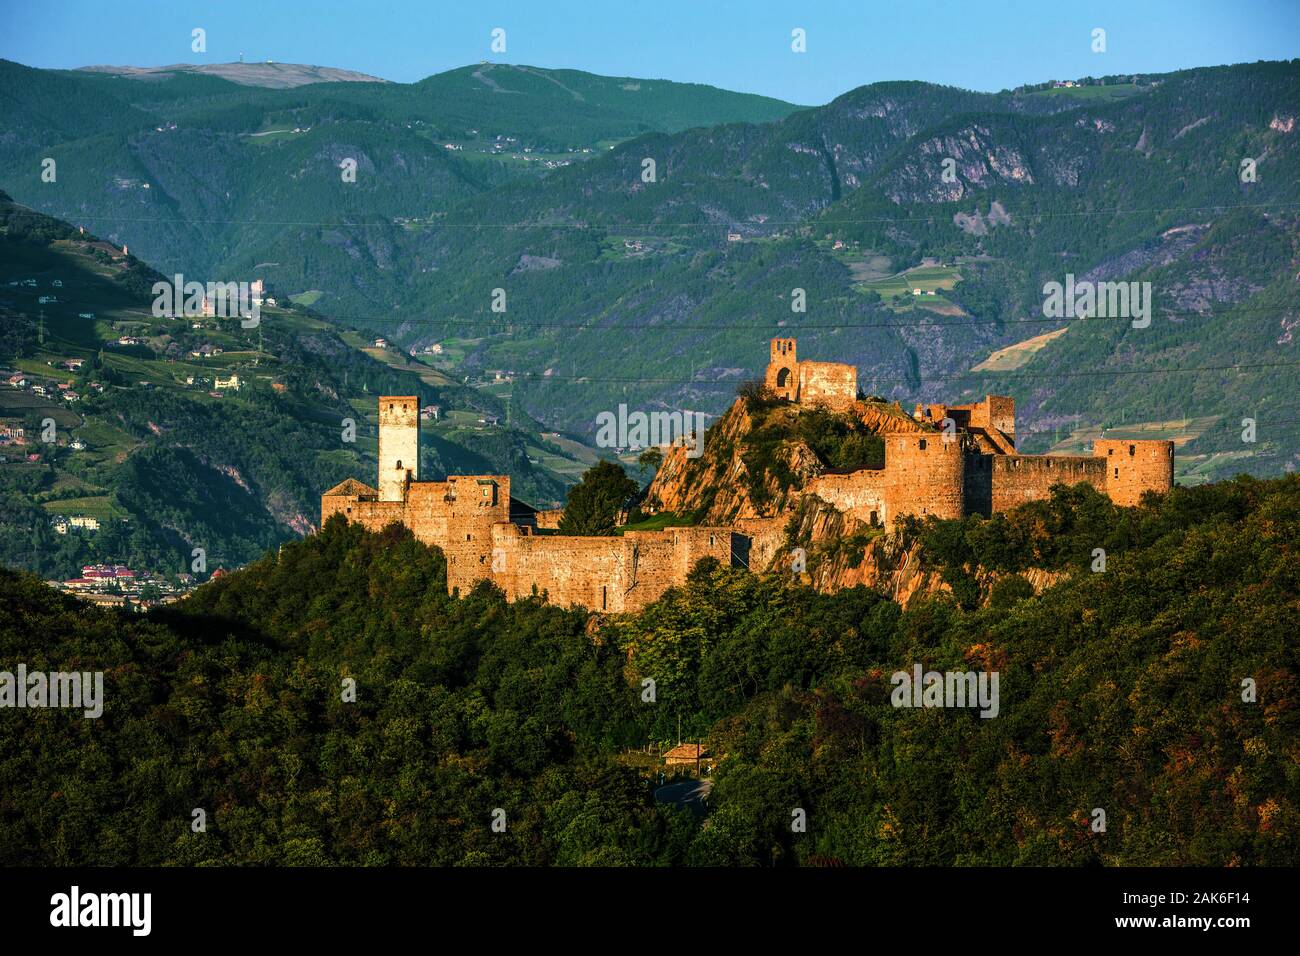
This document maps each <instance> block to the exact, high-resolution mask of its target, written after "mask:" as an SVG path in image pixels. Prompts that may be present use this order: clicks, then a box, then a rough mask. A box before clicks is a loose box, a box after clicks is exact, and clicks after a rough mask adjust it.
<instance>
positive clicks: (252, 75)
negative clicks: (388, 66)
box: [77, 60, 388, 90]
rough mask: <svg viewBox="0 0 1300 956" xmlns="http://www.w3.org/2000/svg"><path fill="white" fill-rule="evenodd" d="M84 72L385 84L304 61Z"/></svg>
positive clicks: (270, 83) (279, 85)
mask: <svg viewBox="0 0 1300 956" xmlns="http://www.w3.org/2000/svg"><path fill="white" fill-rule="evenodd" d="M77 69H78V71H79V72H84V73H105V74H108V75H110V76H127V77H132V78H135V79H144V78H155V77H159V76H160V75H163V74H170V73H198V74H202V75H204V76H215V77H218V78H220V79H223V80H229V81H230V82H231V83H238V84H240V85H242V86H260V87H265V88H266V89H269V90H287V89H293V88H294V87H297V86H306V85H307V84H308V83H387V82H388V81H387V80H383V79H380V78H379V77H377V76H370V75H369V74H367V73H357V72H354V71H353V70H340V69H337V68H335V67H332V66H311V65H309V64H306V63H275V62H273V61H271V60H267V61H266V62H265V63H244V62H242V61H241V62H239V63H173V64H172V65H170V66H82V67H78V68H77Z"/></svg>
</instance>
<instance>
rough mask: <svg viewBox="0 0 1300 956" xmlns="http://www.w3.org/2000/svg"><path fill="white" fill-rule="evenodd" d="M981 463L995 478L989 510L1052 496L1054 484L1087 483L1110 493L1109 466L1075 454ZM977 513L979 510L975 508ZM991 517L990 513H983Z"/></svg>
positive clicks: (1010, 457) (990, 457) (993, 459)
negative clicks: (1107, 486) (1107, 489)
mask: <svg viewBox="0 0 1300 956" xmlns="http://www.w3.org/2000/svg"><path fill="white" fill-rule="evenodd" d="M983 458H984V460H983V461H982V462H978V463H977V464H978V465H983V466H984V467H985V469H986V470H987V471H988V472H989V474H990V476H991V482H990V489H989V503H988V508H989V511H992V512H998V511H1009V510H1010V509H1012V508H1015V507H1017V506H1019V505H1023V504H1025V503H1026V502H1029V501H1041V500H1043V499H1044V498H1050V497H1051V494H1052V492H1051V489H1052V485H1057V484H1066V485H1077V484H1079V483H1080V482H1085V483H1087V484H1089V485H1092V487H1094V488H1096V489H1097V490H1098V491H1100V492H1101V493H1102V494H1105V493H1106V467H1105V464H1104V463H1103V462H1101V461H1099V460H1098V459H1096V458H1087V457H1082V456H1074V455H986V456H983ZM972 510H976V509H972ZM980 513H982V514H987V513H988V512H986V511H982V510H981V511H980Z"/></svg>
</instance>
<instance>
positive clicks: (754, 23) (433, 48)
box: [0, 0, 1300, 104]
mask: <svg viewBox="0 0 1300 956" xmlns="http://www.w3.org/2000/svg"><path fill="white" fill-rule="evenodd" d="M195 27H202V28H204V29H205V30H206V31H207V42H208V50H207V53H206V55H198V54H195V53H193V52H191V49H190V31H191V30H192V29H193V28H195ZM494 27H501V28H503V29H505V30H506V52H505V53H504V54H494V53H492V52H491V50H490V48H489V44H490V40H491V37H490V34H491V31H492V29H493V28H494ZM795 27H800V28H803V29H804V30H806V31H807V38H808V39H807V43H808V50H807V52H806V53H803V54H795V53H793V52H791V49H790V32H791V30H792V29H794V28H795ZM1096 27H1101V28H1103V29H1105V30H1106V41H1107V43H1106V45H1107V50H1106V52H1105V53H1094V52H1092V49H1091V44H1092V39H1091V33H1092V30H1093V29H1094V28H1096ZM241 52H242V53H243V54H244V56H245V58H246V59H250V60H265V59H274V60H279V61H282V62H293V63H314V64H319V65H323V66H336V67H342V68H345V69H352V70H359V71H361V72H363V73H371V74H374V75H376V76H382V77H384V78H386V79H390V80H398V81H401V82H411V81H414V80H417V79H420V78H422V77H425V76H428V75H429V74H431V73H437V72H440V71H442V70H446V69H451V68H453V67H457V66H464V65H465V64H467V63H473V62H477V61H479V60H493V61H499V62H509V63H526V64H531V65H534V66H542V67H567V68H573V69H581V70H588V71H590V72H593V73H603V74H608V75H616V76H635V77H645V78H652V79H653V78H662V79H671V80H681V81H687V82H697V83H709V84H712V85H715V86H721V87H725V88H727V89H733V90H743V91H746V92H753V93H763V94H766V95H768V96H776V97H780V98H781V99H785V100H790V101H793V102H796V103H802V104H817V103H824V102H826V101H828V100H830V99H833V98H834V97H835V96H838V95H839V94H840V93H843V92H845V91H846V90H850V89H853V88H854V87H857V86H861V85H863V84H864V83H871V82H875V81H878V80H893V79H917V80H928V81H930V82H935V83H947V84H952V85H955V86H963V87H967V88H970V89H978V90H998V89H1003V88H1008V87H1014V86H1017V85H1019V84H1021V83H1026V82H1039V81H1042V80H1047V79H1064V78H1073V77H1078V76H1085V75H1103V74H1108V73H1133V72H1144V73H1155V72H1164V71H1168V70H1175V69H1182V68H1185V67H1192V66H1209V65H1215V64H1222V63H1239V62H1242V61H1251V60H1279V59H1292V58H1295V57H1298V56H1300V0H1121V2H1114V0H1093V2H1070V0H1004V2H997V3H979V2H976V0H896V2H880V0H855V2H849V0H843V2H842V0H803V2H797V3H791V2H783V3H780V2H768V0H744V2H738V0H687V2H679V0H644V2H637V0H584V2H579V0H545V2H540V0H525V2H517V0H495V2H488V0H472V2H462V0H315V2H311V3H307V2H300V0H220V2H218V0H205V2H184V0H57V2H51V0H0V57H3V58H5V59H9V60H16V61H18V62H20V63H25V64H27V65H29V66H40V67H61V68H71V67H77V66H85V65H87V64H100V63H112V64H132V65H146V66H156V65H160V64H166V63H177V62H211V63H220V62H228V61H231V60H236V59H238V57H239V54H240V53H241Z"/></svg>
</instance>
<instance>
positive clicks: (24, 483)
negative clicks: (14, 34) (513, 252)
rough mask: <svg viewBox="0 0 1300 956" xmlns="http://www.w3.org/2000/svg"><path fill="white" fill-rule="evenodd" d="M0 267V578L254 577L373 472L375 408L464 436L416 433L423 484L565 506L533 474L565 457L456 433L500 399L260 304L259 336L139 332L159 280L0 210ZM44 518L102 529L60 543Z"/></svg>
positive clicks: (4, 201)
mask: <svg viewBox="0 0 1300 956" xmlns="http://www.w3.org/2000/svg"><path fill="white" fill-rule="evenodd" d="M0 263H3V273H0V369H3V370H5V372H6V374H5V375H4V376H3V378H5V379H9V378H11V377H12V378H17V379H19V380H25V384H19V383H18V382H15V383H13V384H9V383H4V384H0V426H3V427H5V428H7V429H10V430H14V431H16V432H21V433H22V434H23V437H22V438H20V439H17V440H15V441H12V442H10V441H8V440H6V441H4V442H0V564H5V565H8V566H10V567H20V568H26V569H28V570H31V571H34V572H36V573H39V574H42V575H45V576H47V577H58V578H61V579H62V578H68V577H73V576H75V573H76V572H78V571H79V570H80V569H81V567H82V566H83V565H84V564H88V563H92V562H95V561H108V562H120V563H123V564H129V565H131V566H132V567H134V568H136V569H139V570H145V571H154V572H160V573H163V574H175V573H177V572H189V571H190V570H191V567H192V561H193V554H192V552H193V550H194V549H195V548H201V549H203V551H204V553H205V556H206V558H205V560H206V563H207V565H208V567H207V568H206V570H207V571H208V572H210V571H213V570H216V568H218V567H219V566H222V565H225V566H236V565H239V564H243V563H246V562H248V561H252V560H254V559H255V558H257V557H258V556H260V555H261V554H262V553H264V552H265V551H266V550H267V549H268V548H271V547H273V546H275V545H277V544H278V543H280V542H281V541H285V540H288V539H289V538H292V537H296V536H298V535H300V534H303V533H306V532H309V531H311V530H313V529H314V528H315V526H316V524H317V523H318V521H319V514H320V512H319V508H320V494H321V492H322V491H324V490H325V489H326V488H329V487H330V486H331V485H333V484H335V483H337V482H338V481H341V480H342V479H344V478H346V477H350V476H352V477H368V476H372V475H373V474H374V471H375V468H376V464H375V462H376V458H375V454H376V436H377V427H376V425H375V424H374V419H375V417H376V414H377V403H376V399H377V396H378V395H380V394H383V393H388V394H402V395H419V396H421V397H422V399H423V401H425V402H428V403H438V404H439V405H440V406H445V407H446V408H448V409H449V410H450V409H458V410H461V411H460V414H461V415H462V418H465V419H468V421H469V423H467V424H463V425H460V424H453V423H447V424H446V425H442V424H439V425H438V427H436V428H435V427H434V425H433V423H430V424H429V425H428V426H427V427H426V432H427V434H426V436H425V438H426V441H425V449H424V454H423V460H422V463H421V464H422V468H423V469H424V471H423V472H422V474H423V475H424V476H426V477H429V478H437V477H441V476H445V475H447V474H449V473H455V472H471V473H473V472H480V473H481V472H494V473H500V472H509V473H511V474H512V475H513V476H514V480H515V482H516V487H518V488H519V489H520V494H521V495H522V496H525V497H526V498H527V499H529V500H533V501H538V502H550V501H555V500H558V499H561V498H562V497H563V495H564V488H565V485H566V483H567V479H566V477H565V476H564V475H561V474H559V473H557V472H555V471H553V470H552V469H551V468H548V467H546V466H545V465H543V464H540V463H539V462H540V457H541V452H542V450H543V449H544V448H545V450H547V451H548V452H549V454H550V455H551V456H552V457H551V460H552V461H554V462H563V461H564V460H565V457H566V454H565V453H564V452H563V451H562V450H561V449H559V448H556V447H554V446H551V445H550V444H549V443H548V442H547V441H545V440H544V439H542V438H541V437H540V435H539V434H538V426H537V424H536V423H534V422H529V421H527V420H526V419H525V418H524V417H523V416H517V417H516V418H515V419H514V424H515V426H516V427H514V428H487V427H484V426H480V425H477V424H473V423H474V422H476V419H477V417H478V415H486V414H493V415H500V414H502V413H503V412H504V411H505V407H504V405H503V403H502V401H501V400H500V399H498V398H497V397H496V396H494V395H492V394H489V393H487V392H483V391H479V390H476V389H471V388H467V387H465V386H464V385H462V384H459V383H457V382H455V381H453V380H451V379H449V378H448V377H446V376H445V375H439V374H435V373H434V372H433V370H432V369H429V368H427V367H425V366H423V365H420V364H419V363H416V362H414V360H407V359H406V358H402V359H401V360H400V363H399V359H398V357H397V356H395V355H393V354H392V353H386V352H383V351H381V350H375V349H371V350H369V351H366V350H365V348H364V346H367V345H369V344H370V342H369V339H368V338H365V337H362V336H359V335H358V334H356V333H349V332H347V331H344V330H343V329H341V328H340V326H338V325H335V324H333V323H331V322H329V321H327V320H326V319H325V318H324V317H323V316H321V315H320V314H319V313H317V312H315V311H313V310H311V309H309V308H305V307H300V306H295V305H293V304H292V303H289V302H284V303H283V305H282V307H281V306H277V307H274V308H272V307H269V306H268V307H267V309H266V310H265V312H264V313H263V314H262V316H261V318H260V321H259V324H258V325H257V327H256V328H244V327H243V326H242V324H241V322H240V321H239V320H238V319H218V318H215V317H204V316H189V317H186V316H181V317H178V318H158V317H155V316H154V315H153V313H152V305H153V295H152V293H151V289H152V286H153V283H154V282H155V281H158V280H161V279H162V278H163V277H162V276H160V275H159V274H158V273H156V272H155V271H154V270H152V269H151V268H149V267H148V266H147V265H145V264H144V263H143V262H141V261H140V260H139V259H137V258H136V257H135V256H132V255H124V254H122V253H121V252H120V251H119V250H117V249H116V248H114V247H113V246H111V245H109V244H107V243H103V242H102V241H100V240H98V239H97V237H96V236H94V235H93V234H91V233H85V234H83V233H82V232H80V231H79V230H78V229H75V228H73V227H72V226H69V225H68V224H67V223H63V222H59V221H58V220H54V219H51V218H49V217H47V216H44V215H41V214H39V213H36V212H33V211H32V210H29V209H26V208H24V207H21V206H19V205H17V204H15V203H13V202H11V201H10V200H9V197H8V196H5V195H4V194H3V193H0ZM232 376H233V377H234V378H236V379H238V380H239V382H238V388H233V387H229V383H230V380H231V377H232ZM222 379H224V380H225V381H226V384H227V387H224V388H222V389H218V388H217V382H218V380H222ZM476 413H477V414H476ZM348 421H351V422H352V423H353V426H352V429H353V432H354V434H352V435H349V434H348V429H347V425H346V423H347V422H348ZM49 423H53V428H52V430H50V428H49V427H47V426H48V425H49ZM56 516H76V517H89V518H93V519H95V520H96V521H98V522H99V528H98V530H97V531H94V532H88V531H80V530H78V531H70V532H67V533H63V534H59V533H56V531H55V530H54V529H53V528H52V520H53V519H54V518H55V517H56Z"/></svg>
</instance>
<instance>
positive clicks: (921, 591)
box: [643, 399, 1060, 607]
mask: <svg viewBox="0 0 1300 956" xmlns="http://www.w3.org/2000/svg"><path fill="white" fill-rule="evenodd" d="M802 413H804V410H803V409H801V408H800V407H799V406H796V405H787V404H779V405H775V406H772V405H764V404H755V405H754V406H753V407H751V406H749V405H747V404H746V402H745V401H744V400H743V399H737V400H736V402H735V403H734V404H733V405H732V407H731V408H730V409H728V411H727V412H726V413H725V414H724V415H723V416H722V417H721V418H719V419H718V421H717V422H716V423H715V424H714V426H713V427H712V428H710V429H709V431H708V434H707V435H706V437H705V446H704V452H703V454H702V455H701V456H700V457H699V458H689V457H687V454H686V451H687V450H686V448H684V447H674V448H672V449H671V450H670V451H669V452H668V453H667V454H666V455H665V457H664V461H663V464H662V465H661V466H660V468H659V472H658V473H657V474H656V475H655V479H654V481H653V482H652V483H651V484H650V487H649V488H648V489H647V492H646V499H645V502H644V504H643V509H644V510H647V511H651V512H655V513H662V512H672V513H674V514H677V515H681V516H682V517H683V518H684V519H686V518H689V519H690V520H693V521H695V522H696V523H699V524H706V525H721V526H732V527H734V528H735V529H736V530H738V531H740V532H742V533H744V534H745V535H747V536H748V537H749V539H750V550H749V553H748V556H747V559H746V560H747V562H748V564H749V567H750V569H751V570H753V571H755V572H759V573H761V572H773V573H787V574H798V575H799V576H800V577H801V578H802V579H803V580H804V581H806V582H807V583H809V584H811V585H812V586H813V587H815V588H816V589H817V590H819V591H823V592H826V593H830V592H834V591H838V590H840V589H842V588H851V587H856V586H858V585H863V586H865V587H869V588H872V589H874V590H878V591H880V592H881V593H883V594H885V595H887V596H888V597H890V598H891V599H892V600H895V601H897V602H898V603H899V604H901V605H903V606H904V607H906V606H907V605H908V604H909V603H911V602H912V601H913V600H916V599H918V598H926V597H931V596H933V595H935V594H938V593H940V592H943V591H949V590H951V589H950V588H949V586H948V585H947V584H946V583H945V582H944V581H943V580H942V577H941V574H940V572H939V570H938V569H936V568H933V567H932V566H931V565H929V563H928V562H927V561H926V560H925V555H924V553H923V552H922V550H921V549H920V548H919V547H918V546H917V545H916V544H915V543H913V542H910V541H908V540H907V539H906V538H905V537H904V536H902V535H900V534H886V533H884V532H883V531H882V530H881V529H879V528H872V527H871V526H869V525H867V524H865V523H864V522H862V521H861V520H859V519H857V518H855V517H853V516H851V515H849V514H846V513H844V512H841V511H839V510H837V509H836V508H835V507H834V506H833V505H831V504H830V503H828V502H826V501H822V500H821V499H819V498H817V497H816V496H815V495H813V494H811V493H807V492H805V490H804V489H805V487H806V486H807V484H808V482H809V481H810V480H811V479H812V478H815V477H817V476H818V475H822V474H824V473H826V471H827V465H826V463H825V462H823V461H822V460H821V459H820V458H819V457H818V455H817V453H816V451H814V449H813V448H812V447H810V446H809V444H808V443H807V442H806V441H804V440H802V439H800V438H798V437H797V436H796V435H795V426H796V425H797V422H798V416H799V415H800V414H802ZM844 414H845V416H846V417H850V418H852V419H855V420H856V421H858V422H861V423H862V424H863V425H865V426H866V427H867V429H868V430H869V431H870V432H872V433H874V434H877V435H883V434H888V433H897V432H911V431H923V430H925V429H926V426H925V425H922V424H921V423H919V422H917V421H915V420H913V419H912V418H911V417H910V416H908V415H907V414H906V413H904V412H903V411H902V409H901V408H899V407H898V406H897V405H886V404H884V403H883V402H876V401H860V402H856V403H855V404H854V405H853V406H852V408H851V409H850V410H849V411H848V412H846V413H844ZM781 436H784V437H781ZM760 446H765V453H764V454H763V455H757V454H755V449H756V448H758V447H760ZM1024 576H1025V577H1026V578H1027V579H1028V580H1029V582H1030V583H1031V584H1032V585H1033V586H1034V590H1035V591H1041V590H1042V589H1043V588H1045V587H1050V586H1051V585H1052V584H1054V583H1056V581H1057V580H1059V577H1060V575H1058V574H1053V573H1050V572H1046V571H1034V572H1029V573H1027V574H1025V575H1024ZM978 577H979V579H980V584H981V585H982V586H983V590H984V593H985V594H988V593H989V590H990V588H991V585H992V584H993V583H994V580H995V578H996V575H992V574H990V573H988V572H980V573H979V575H978Z"/></svg>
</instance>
